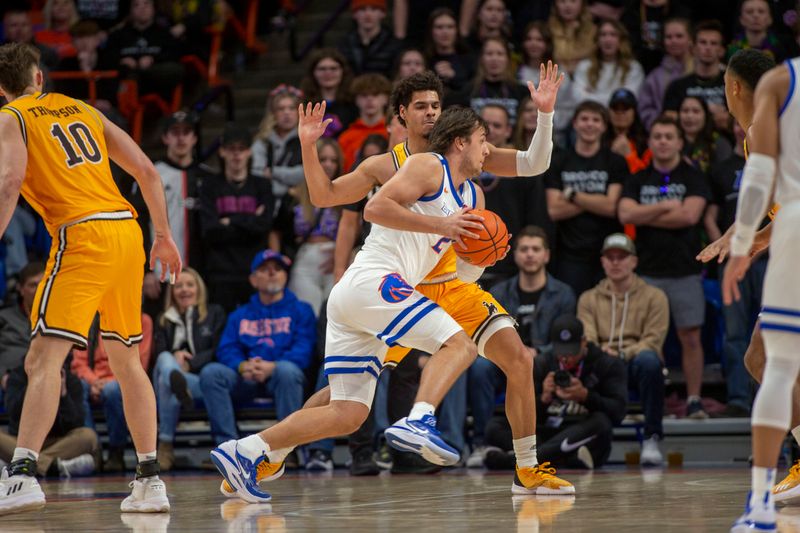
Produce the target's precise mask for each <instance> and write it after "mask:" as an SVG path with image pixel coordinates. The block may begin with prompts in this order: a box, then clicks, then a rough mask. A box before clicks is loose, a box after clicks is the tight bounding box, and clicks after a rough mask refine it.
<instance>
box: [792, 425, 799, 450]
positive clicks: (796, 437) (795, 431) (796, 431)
mask: <svg viewBox="0 0 800 533" xmlns="http://www.w3.org/2000/svg"><path fill="white" fill-rule="evenodd" d="M792 437H794V441H795V442H796V443H797V445H798V446H800V426H797V427H796V428H794V429H793V430H792Z"/></svg>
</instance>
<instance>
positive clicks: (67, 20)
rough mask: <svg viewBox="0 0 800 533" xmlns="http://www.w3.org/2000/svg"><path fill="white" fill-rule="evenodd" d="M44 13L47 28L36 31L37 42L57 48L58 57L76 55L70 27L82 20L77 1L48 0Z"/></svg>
mask: <svg viewBox="0 0 800 533" xmlns="http://www.w3.org/2000/svg"><path fill="white" fill-rule="evenodd" d="M43 15H44V26H45V29H43V30H39V31H37V32H36V35H35V37H34V38H35V39H36V42H37V43H40V44H43V45H46V46H49V47H50V48H52V49H53V50H55V51H56V53H58V57H62V58H63V57H72V56H74V55H75V47H74V46H72V35H70V33H69V29H70V27H71V26H72V25H73V24H75V23H76V22H78V20H80V17H79V16H78V8H77V7H75V1H74V0H47V3H46V4H45V5H44V13H43Z"/></svg>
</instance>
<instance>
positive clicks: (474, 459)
mask: <svg viewBox="0 0 800 533" xmlns="http://www.w3.org/2000/svg"><path fill="white" fill-rule="evenodd" d="M549 261H550V245H549V243H548V241H547V234H546V233H545V232H544V230H543V229H542V228H539V227H537V226H526V227H525V228H523V229H522V231H520V232H519V234H518V235H517V236H516V237H515V240H514V262H515V263H516V264H517V268H518V269H519V273H518V274H517V275H516V276H514V277H513V278H511V279H509V280H507V281H504V282H502V283H499V284H497V285H495V286H494V287H493V288H492V290H491V293H492V295H493V296H494V297H495V298H497V301H498V302H500V304H501V305H502V306H503V307H505V308H506V310H507V311H508V313H509V314H510V315H511V316H513V317H514V318H515V319H516V320H517V322H518V323H519V335H520V338H522V342H523V344H525V346H527V347H528V349H529V350H530V351H531V353H532V354H533V355H534V356H536V355H537V354H538V353H540V352H542V351H548V350H549V349H550V348H549V336H550V327H551V325H552V324H553V320H555V318H556V317H558V316H560V315H563V314H565V313H572V314H574V313H575V293H573V292H572V289H571V288H570V287H569V286H568V285H567V284H565V283H562V282H560V281H558V280H557V279H555V278H553V277H552V276H550V275H549V274H547V270H546V269H545V267H546V266H547V263H548V262H549ZM467 376H468V380H469V385H468V390H469V392H468V402H469V406H470V408H471V410H472V415H473V417H474V420H475V433H474V436H473V441H472V448H473V452H472V455H470V457H469V459H467V466H468V467H470V468H480V467H481V466H482V465H483V455H484V453H485V448H484V431H485V428H486V424H487V423H488V422H489V418H491V416H492V412H493V411H494V399H495V396H496V395H497V392H498V391H500V390H502V388H503V386H504V384H505V375H504V374H503V372H502V371H501V370H500V369H499V368H498V367H497V366H496V365H495V364H494V363H492V362H491V361H489V360H488V359H486V358H485V357H479V358H478V359H476V360H475V362H474V363H473V364H472V366H471V367H470V368H469V370H468V373H467Z"/></svg>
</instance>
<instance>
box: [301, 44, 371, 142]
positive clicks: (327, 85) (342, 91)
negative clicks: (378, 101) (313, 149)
mask: <svg viewBox="0 0 800 533" xmlns="http://www.w3.org/2000/svg"><path fill="white" fill-rule="evenodd" d="M350 78H351V71H350V65H348V64H347V60H346V59H345V58H344V56H343V55H342V54H341V53H339V51H338V50H335V49H333V48H322V49H320V50H317V51H315V52H312V53H311V56H310V57H309V60H308V69H307V70H306V75H305V77H304V78H303V80H302V81H301V82H300V89H301V90H302V91H303V94H304V95H305V98H306V100H307V101H309V102H318V101H320V100H325V104H326V106H325V120H328V119H331V120H333V122H331V123H330V124H328V128H327V129H326V130H325V136H326V137H338V136H339V134H340V133H342V132H343V131H344V130H345V129H347V127H348V126H349V125H350V123H351V122H353V121H354V120H355V119H356V117H358V108H357V107H356V106H355V104H354V103H353V102H352V99H351V98H350V93H349V87H350Z"/></svg>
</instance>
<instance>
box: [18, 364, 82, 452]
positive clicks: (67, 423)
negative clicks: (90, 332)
mask: <svg viewBox="0 0 800 533" xmlns="http://www.w3.org/2000/svg"><path fill="white" fill-rule="evenodd" d="M71 362H72V357H68V358H67V361H66V363H65V364H64V371H65V372H66V378H67V394H66V395H64V396H61V400H60V401H59V402H58V411H57V412H56V420H55V422H53V427H52V428H51V429H50V433H48V437H62V436H64V435H66V434H67V433H69V432H70V431H72V430H73V429H75V428H79V427H82V426H83V423H84V419H85V414H86V413H85V412H84V409H83V385H82V384H81V380H80V379H78V378H77V376H75V375H74V374H73V373H72V372H70V370H69V368H70V364H71ZM59 386H60V385H59ZM27 388H28V376H27V374H26V373H25V368H24V367H21V366H20V367H18V368H15V369H14V370H12V371H11V373H9V375H8V384H7V386H6V396H5V403H6V411H7V412H8V433H9V434H10V435H17V433H18V432H19V420H20V418H21V417H22V402H23V400H24V399H25V389H27Z"/></svg>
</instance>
